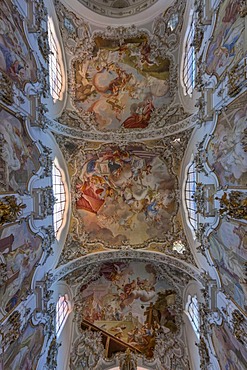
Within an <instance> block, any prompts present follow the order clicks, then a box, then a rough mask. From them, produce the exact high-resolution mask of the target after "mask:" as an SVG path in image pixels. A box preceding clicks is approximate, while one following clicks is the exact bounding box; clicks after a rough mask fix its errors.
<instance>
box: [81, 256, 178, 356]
mask: <svg viewBox="0 0 247 370" xmlns="http://www.w3.org/2000/svg"><path fill="white" fill-rule="evenodd" d="M98 271H99V273H98V276H97V278H93V279H92V280H91V281H89V282H88V283H86V284H84V285H82V286H81V287H80V290H79V291H78V294H77V300H76V302H75V306H76V310H77V308H78V309H79V311H80V316H79V317H80V319H79V322H80V325H81V328H82V329H83V330H87V329H90V330H92V331H96V332H99V333H101V337H102V343H104V345H105V350H106V357H108V358H111V357H112V355H114V354H115V353H117V352H122V351H125V350H126V349H130V350H131V351H132V352H136V353H139V354H142V355H144V356H145V357H146V358H152V357H153V356H154V350H155V344H156V338H157V335H158V333H163V334H165V335H167V336H169V335H173V334H176V335H177V334H178V332H179V328H180V322H181V319H180V317H179V316H180V314H181V311H182V308H181V302H180V301H181V300H180V298H179V296H178V293H177V289H174V287H173V286H172V285H171V283H170V282H168V281H167V280H166V279H165V278H164V276H161V277H158V276H157V270H156V268H155V265H153V264H152V263H146V262H128V261H122V262H109V263H103V264H101V266H100V267H99V270H98Z"/></svg>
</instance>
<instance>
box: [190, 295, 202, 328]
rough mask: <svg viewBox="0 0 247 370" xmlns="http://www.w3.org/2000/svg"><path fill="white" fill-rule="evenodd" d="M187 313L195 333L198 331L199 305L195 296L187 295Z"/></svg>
mask: <svg viewBox="0 0 247 370" xmlns="http://www.w3.org/2000/svg"><path fill="white" fill-rule="evenodd" d="M187 311H188V315H189V318H190V321H191V323H192V326H193V329H194V330H195V332H196V333H197V334H199V331H200V316H199V305H198V300H197V297H196V296H193V297H191V296H189V304H188V310H187Z"/></svg>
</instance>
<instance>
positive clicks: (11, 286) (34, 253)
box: [0, 222, 42, 312]
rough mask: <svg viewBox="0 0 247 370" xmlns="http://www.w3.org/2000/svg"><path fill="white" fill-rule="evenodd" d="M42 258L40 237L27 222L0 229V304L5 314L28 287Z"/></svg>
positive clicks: (23, 294)
mask: <svg viewBox="0 0 247 370" xmlns="http://www.w3.org/2000/svg"><path fill="white" fill-rule="evenodd" d="M41 255H42V248H41V238H40V237H38V236H34V235H33V233H32V232H31V231H30V229H29V227H28V225H27V223H25V222H24V223H22V224H12V225H11V226H8V227H4V228H2V229H0V263H1V270H2V273H3V276H4V275H5V278H4V279H3V280H2V281H0V301H1V307H2V308H3V309H4V310H5V311H6V312H10V311H11V310H12V309H13V308H14V307H15V306H16V305H17V304H18V303H19V302H20V300H21V298H23V296H25V293H26V291H27V290H28V289H29V288H30V283H31V278H32V274H33V270H34V265H35V264H36V263H37V262H38V261H39V260H40V258H41ZM4 266H5V267H4Z"/></svg>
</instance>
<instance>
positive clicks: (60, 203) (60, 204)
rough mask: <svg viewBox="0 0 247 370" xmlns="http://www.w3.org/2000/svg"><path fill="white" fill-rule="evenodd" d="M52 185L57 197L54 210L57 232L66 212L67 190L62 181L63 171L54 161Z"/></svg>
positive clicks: (55, 229)
mask: <svg viewBox="0 0 247 370" xmlns="http://www.w3.org/2000/svg"><path fill="white" fill-rule="evenodd" d="M52 186H53V194H54V197H55V204H54V210H53V222H54V231H55V234H57V232H58V230H59V228H60V226H61V224H62V222H63V214H64V208H65V201H66V198H65V190H64V184H63V181H62V175H61V172H60V170H59V169H58V168H57V166H56V165H55V164H54V163H53V167H52Z"/></svg>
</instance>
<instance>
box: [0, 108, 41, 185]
mask: <svg viewBox="0 0 247 370" xmlns="http://www.w3.org/2000/svg"><path fill="white" fill-rule="evenodd" d="M0 122H1V124H0V136H1V152H0V191H1V192H9V191H17V190H21V191H24V190H26V189H27V185H28V180H29V179H30V178H31V176H32V175H33V171H37V170H38V168H39V151H38V149H37V147H36V146H35V145H33V143H32V140H31V138H30V137H29V135H28V133H27V131H26V128H25V124H24V123H23V122H22V121H21V120H19V119H18V118H16V117H15V116H14V115H13V114H11V113H10V112H8V111H6V110H4V109H1V107H0Z"/></svg>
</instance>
